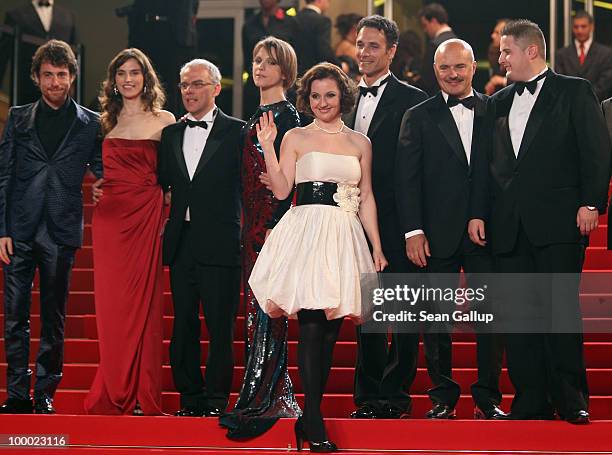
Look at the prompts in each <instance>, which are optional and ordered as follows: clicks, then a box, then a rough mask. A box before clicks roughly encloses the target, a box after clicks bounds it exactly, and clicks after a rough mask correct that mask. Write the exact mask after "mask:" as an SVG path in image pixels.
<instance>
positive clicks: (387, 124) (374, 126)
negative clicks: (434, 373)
mask: <svg viewBox="0 0 612 455" xmlns="http://www.w3.org/2000/svg"><path fill="white" fill-rule="evenodd" d="M357 30H358V35H357V59H358V61H359V70H360V72H361V73H362V74H363V78H362V79H361V82H360V83H359V90H360V94H359V98H358V100H357V104H356V106H355V110H354V111H353V112H351V113H350V114H348V115H347V117H346V118H345V121H346V124H347V126H349V127H350V128H353V129H354V130H356V131H359V132H361V133H363V134H366V135H367V136H368V137H369V138H370V140H371V141H372V152H373V153H372V187H373V191H374V197H375V198H376V207H377V211H378V225H379V230H380V237H381V242H382V248H383V251H384V253H385V257H386V258H387V260H388V261H389V267H387V269H386V270H385V272H388V273H407V272H411V271H415V267H413V266H412V265H411V264H410V262H409V261H408V260H407V259H406V255H405V254H404V237H403V233H402V230H401V228H400V223H399V219H398V214H397V208H396V201H395V200H396V193H395V187H394V185H393V175H394V167H395V151H396V146H397V137H398V134H399V127H400V122H401V119H402V116H403V115H404V112H406V110H407V109H409V108H411V107H412V106H415V105H416V104H418V103H420V102H421V101H423V100H425V99H426V98H427V95H426V94H425V93H423V92H422V91H421V90H419V89H417V88H414V87H412V86H410V85H408V84H406V83H404V82H400V81H399V80H398V79H397V78H396V77H395V76H394V75H393V74H391V72H390V70H389V67H390V65H391V61H392V60H393V57H394V56H395V52H396V50H397V42H398V36H399V30H398V28H397V24H396V23H395V22H393V21H391V20H389V19H386V18H384V17H381V16H368V17H365V18H363V19H362V20H361V21H360V22H359V24H357ZM415 336H416V337H417V341H418V334H417V335H415V334H410V333H408V334H399V333H393V335H392V341H391V345H390V346H388V342H387V334H386V333H364V332H362V330H361V329H360V327H358V328H357V349H358V351H357V365H356V367H355V391H354V400H355V404H356V405H357V407H358V409H357V410H356V411H355V412H353V414H351V417H353V418H377V417H378V418H400V417H402V416H406V415H407V414H409V412H410V406H411V401H410V396H409V395H408V394H407V393H406V392H405V391H404V386H405V385H406V384H407V383H408V382H412V381H411V379H410V378H409V375H410V374H413V366H414V365H416V361H417V353H418V343H417V344H415V343H414V338H415Z"/></svg>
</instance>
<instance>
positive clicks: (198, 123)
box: [185, 118, 208, 129]
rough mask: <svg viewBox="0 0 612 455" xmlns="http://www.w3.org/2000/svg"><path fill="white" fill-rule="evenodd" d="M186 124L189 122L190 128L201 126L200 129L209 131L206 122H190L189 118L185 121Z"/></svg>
mask: <svg viewBox="0 0 612 455" xmlns="http://www.w3.org/2000/svg"><path fill="white" fill-rule="evenodd" d="M185 122H187V126H188V127H189V128H195V127H196V126H199V127H200V128H204V129H208V122H205V121H204V120H202V121H200V122H198V121H196V120H189V119H188V118H187V119H185Z"/></svg>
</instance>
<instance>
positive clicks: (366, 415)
mask: <svg viewBox="0 0 612 455" xmlns="http://www.w3.org/2000/svg"><path fill="white" fill-rule="evenodd" d="M378 414H379V410H378V409H376V407H375V406H374V405H372V404H369V403H366V404H362V405H361V406H359V407H358V408H357V409H356V410H354V411H353V412H351V419H376V418H378V417H379V415H378Z"/></svg>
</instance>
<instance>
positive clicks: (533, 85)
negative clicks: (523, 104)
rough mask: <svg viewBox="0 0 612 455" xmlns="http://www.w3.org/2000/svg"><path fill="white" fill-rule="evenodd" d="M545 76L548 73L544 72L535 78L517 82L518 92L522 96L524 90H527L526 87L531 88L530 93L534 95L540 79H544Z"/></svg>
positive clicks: (515, 84)
mask: <svg viewBox="0 0 612 455" xmlns="http://www.w3.org/2000/svg"><path fill="white" fill-rule="evenodd" d="M545 77H546V73H543V74H540V75H539V76H538V77H536V78H535V79H534V80H532V81H529V82H523V81H519V82H515V83H514V87H515V88H516V93H518V95H519V96H521V95H522V94H523V92H524V91H525V89H527V90H529V93H531V94H532V95H533V94H534V93H535V91H536V89H537V88H538V81H539V80H541V79H544V78H545Z"/></svg>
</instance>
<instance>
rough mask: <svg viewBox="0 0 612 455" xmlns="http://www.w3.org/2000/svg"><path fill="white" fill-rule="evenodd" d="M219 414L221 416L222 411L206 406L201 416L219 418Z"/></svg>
mask: <svg viewBox="0 0 612 455" xmlns="http://www.w3.org/2000/svg"><path fill="white" fill-rule="evenodd" d="M221 414H223V411H221V409H219V408H216V407H214V406H208V407H206V408H204V409H203V410H202V415H203V416H204V417H220V416H221Z"/></svg>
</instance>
